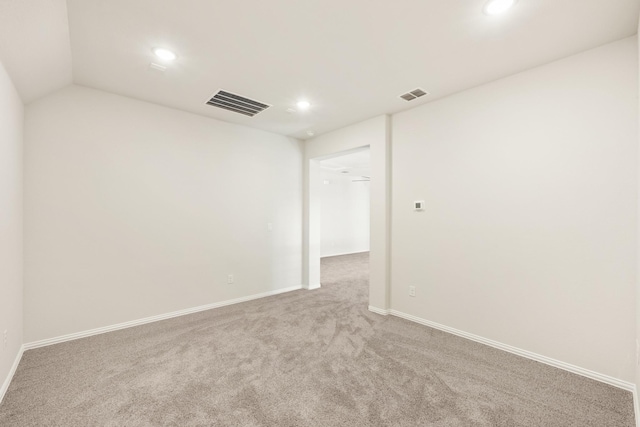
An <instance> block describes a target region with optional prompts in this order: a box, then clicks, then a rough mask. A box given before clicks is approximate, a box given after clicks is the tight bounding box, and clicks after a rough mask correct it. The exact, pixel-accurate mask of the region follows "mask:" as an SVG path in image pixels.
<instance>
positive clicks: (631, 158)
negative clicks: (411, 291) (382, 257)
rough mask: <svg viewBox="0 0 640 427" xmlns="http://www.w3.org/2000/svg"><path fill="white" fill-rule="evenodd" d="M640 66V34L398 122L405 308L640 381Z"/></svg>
mask: <svg viewBox="0 0 640 427" xmlns="http://www.w3.org/2000/svg"><path fill="white" fill-rule="evenodd" d="M637 58H638V51H637V42H636V39H635V37H632V38H628V39H625V40H621V41H619V42H615V43H612V44H609V45H606V46H603V47H600V48H597V49H593V50H590V51H587V52H584V53H582V54H579V55H576V56H572V57H569V58H566V59H563V60H560V61H557V62H554V63H550V64H547V65H544V66H541V67H538V68H535V69H532V70H529V71H526V72H523V73H520V74H517V75H514V76H511V77H508V78H504V79H501V80H499V81H496V82H493V83H490V84H487V85H484V86H480V87H477V88H474V89H471V90H468V91H465V92H462V93H459V94H456V95H454V96H450V97H448V98H445V99H442V100H438V101H434V102H432V103H428V104H426V105H424V106H422V107H419V108H416V109H413V110H410V111H407V112H403V113H400V114H396V115H394V116H393V153H392V159H393V165H392V169H393V189H392V193H393V213H392V218H393V224H392V229H393V239H392V247H393V258H392V259H393V261H392V293H391V301H392V308H393V309H395V310H398V311H400V312H403V313H407V314H410V315H414V316H417V317H420V318H423V319H426V320H429V321H433V322H437V323H439V324H442V325H445V326H448V327H452V328H456V329H459V330H462V331H465V332H468V333H472V334H476V335H479V336H481V337H484V338H488V339H492V340H495V341H498V342H502V343H504V344H508V345H511V346H515V347H518V348H520V349H524V350H528V351H531V352H534V353H537V354H540V355H544V356H547V357H551V358H554V359H557V360H560V361H563V362H565V363H570V364H573V365H576V366H579V367H582V368H586V369H590V370H592V371H596V372H598V373H601V374H605V375H609V376H612V377H615V378H618V379H621V380H623V381H629V382H633V381H634V379H635V371H634V358H635V349H634V345H633V342H634V336H635V303H634V294H635V286H636V285H635V284H636V267H637V258H636V245H637V234H636V230H637V226H638V225H637V222H638V214H637V212H638V207H637V198H638V182H637V171H638V99H637V98H638V89H637V87H638V59H637ZM413 200H425V201H426V210H425V211H424V212H414V211H413V210H412V201H413ZM410 285H413V286H416V288H417V295H416V296H415V297H409V295H408V287H409V286H410Z"/></svg>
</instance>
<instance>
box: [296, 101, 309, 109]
mask: <svg viewBox="0 0 640 427" xmlns="http://www.w3.org/2000/svg"><path fill="white" fill-rule="evenodd" d="M296 105H297V106H298V108H299V109H301V110H308V109H309V107H311V103H310V102H309V101H298V103H297V104H296Z"/></svg>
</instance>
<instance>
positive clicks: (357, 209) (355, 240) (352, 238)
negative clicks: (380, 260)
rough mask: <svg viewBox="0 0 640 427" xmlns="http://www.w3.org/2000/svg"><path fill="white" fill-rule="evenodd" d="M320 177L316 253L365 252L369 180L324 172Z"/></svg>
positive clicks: (341, 253)
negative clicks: (318, 234) (318, 251)
mask: <svg viewBox="0 0 640 427" xmlns="http://www.w3.org/2000/svg"><path fill="white" fill-rule="evenodd" d="M321 178H322V186H321V187H320V188H321V190H320V206H321V217H320V221H321V225H320V227H321V235H320V239H321V240H320V256H321V257H326V256H334V255H344V254H353V253H357V252H366V251H368V250H369V182H353V181H352V180H353V179H354V177H352V176H344V175H342V174H337V173H331V172H324V171H323V172H322V173H321ZM355 178H358V177H355Z"/></svg>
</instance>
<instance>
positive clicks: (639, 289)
mask: <svg viewBox="0 0 640 427" xmlns="http://www.w3.org/2000/svg"><path fill="white" fill-rule="evenodd" d="M636 43H637V45H638V49H639V52H638V53H639V54H638V58H639V59H640V21H639V23H638V34H637V35H636ZM639 70H640V64H639ZM637 79H638V80H640V73H639V74H638V76H637ZM638 100H639V102H640V85H639V87H638ZM638 111H639V114H638V121H639V128H638V129H639V131H638V145H639V147H640V105H639V108H638ZM638 155H639V156H640V149H639V150H638ZM638 168H639V169H640V157H638ZM637 200H638V228H637V230H636V231H637V233H638V241H637V243H638V246H637V256H638V259H637V263H636V264H637V269H638V270H637V272H636V336H635V338H636V339H635V341H634V346H635V351H636V366H635V369H636V378H635V380H636V381H635V383H636V388H640V364H639V363H638V362H640V171H639V173H638V199H637ZM636 393H637V390H636ZM634 404H635V405H636V408H635V410H636V426H637V427H640V416H639V415H640V407H638V405H639V404H640V402H639V401H638V399H635V400H634Z"/></svg>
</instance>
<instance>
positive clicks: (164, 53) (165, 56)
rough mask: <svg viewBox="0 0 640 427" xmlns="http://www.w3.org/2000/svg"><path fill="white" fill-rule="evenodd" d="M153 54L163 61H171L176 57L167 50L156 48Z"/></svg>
mask: <svg viewBox="0 0 640 427" xmlns="http://www.w3.org/2000/svg"><path fill="white" fill-rule="evenodd" d="M153 53H154V54H155V55H156V56H157V57H158V58H160V59H162V60H163V61H173V60H174V59H176V58H177V57H178V55H176V54H175V53H173V52H171V51H170V50H169V49H164V48H161V47H157V48H155V49H153Z"/></svg>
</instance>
